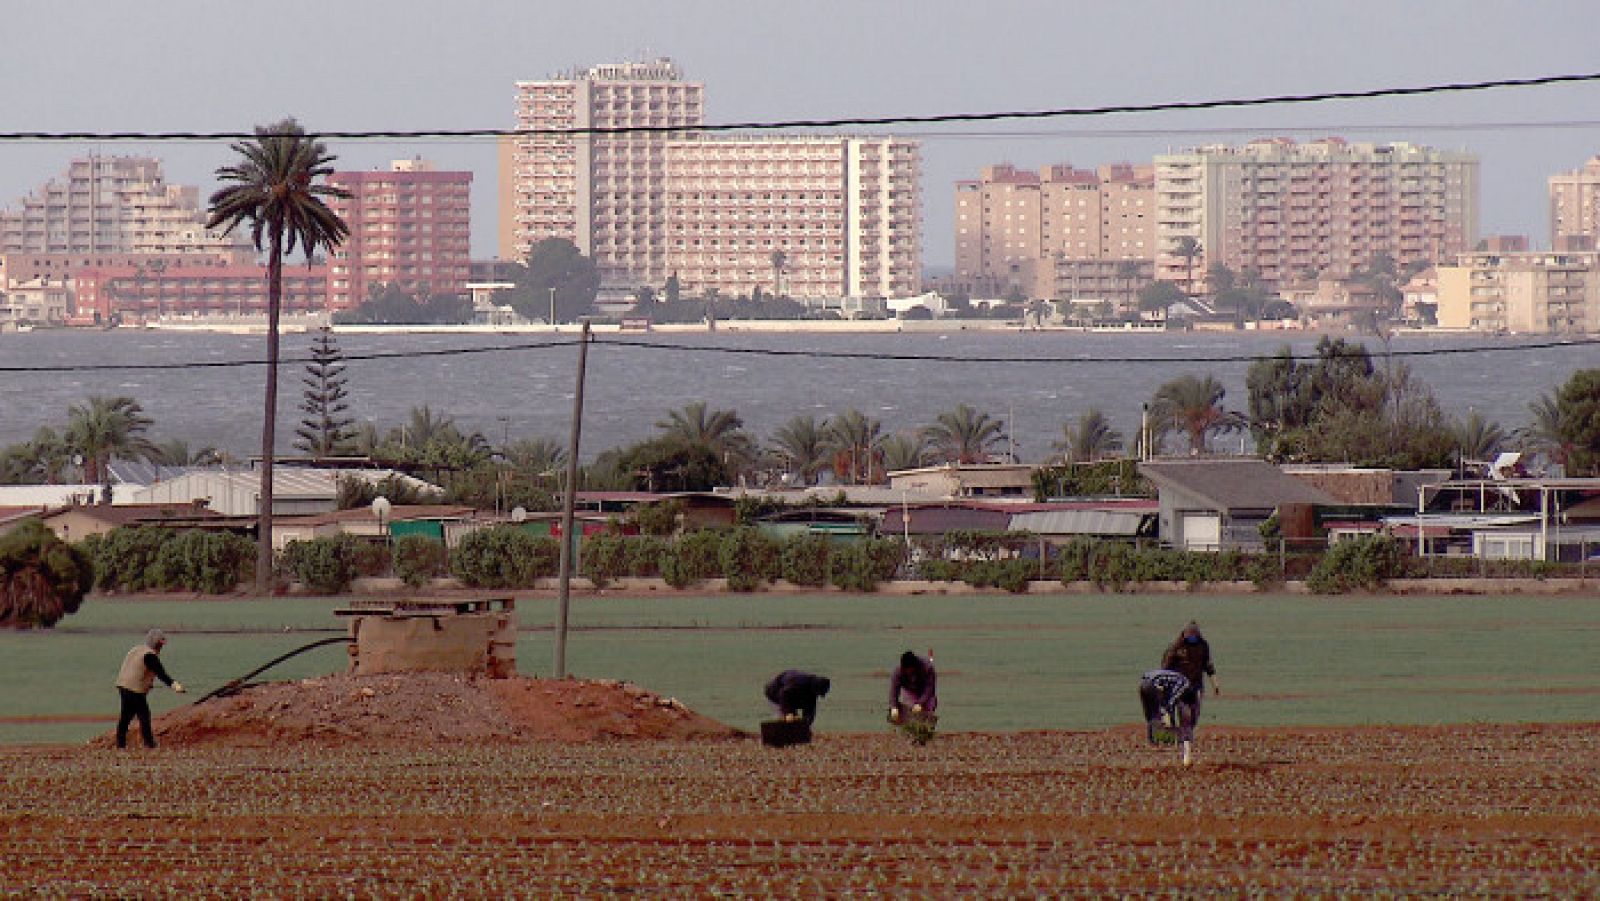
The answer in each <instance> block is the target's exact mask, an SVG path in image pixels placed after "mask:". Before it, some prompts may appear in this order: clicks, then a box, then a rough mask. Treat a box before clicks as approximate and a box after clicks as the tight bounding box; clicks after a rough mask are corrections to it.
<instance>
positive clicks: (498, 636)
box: [336, 598, 517, 679]
mask: <svg viewBox="0 0 1600 901" xmlns="http://www.w3.org/2000/svg"><path fill="white" fill-rule="evenodd" d="M515 607H516V604H515V602H514V601H512V599H510V598H496V599H492V600H482V601H371V602H360V603H357V604H354V605H352V606H350V607H347V608H344V609H342V610H338V611H336V612H337V613H338V615H340V616H342V617H346V618H348V619H349V620H350V626H349V630H350V644H349V653H350V672H352V673H354V674H356V675H362V676H370V675H377V674H379V673H404V672H452V673H471V674H478V675H484V676H487V677H489V678H491V679H505V678H509V677H511V676H513V675H515V674H516V672H517V620H516V614H515Z"/></svg>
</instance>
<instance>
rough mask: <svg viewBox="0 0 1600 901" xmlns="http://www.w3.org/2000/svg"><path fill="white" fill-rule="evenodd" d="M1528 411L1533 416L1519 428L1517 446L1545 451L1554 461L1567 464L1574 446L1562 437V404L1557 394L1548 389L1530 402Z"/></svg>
mask: <svg viewBox="0 0 1600 901" xmlns="http://www.w3.org/2000/svg"><path fill="white" fill-rule="evenodd" d="M1528 412H1529V414H1531V415H1532V417H1533V418H1532V419H1531V420H1529V422H1528V424H1527V425H1525V426H1523V427H1522V428H1520V429H1517V431H1516V433H1515V436H1514V437H1515V439H1516V443H1517V446H1518V447H1520V448H1522V449H1523V450H1529V451H1538V452H1541V453H1544V454H1545V455H1547V456H1548V457H1549V458H1550V461H1551V462H1552V463H1557V464H1560V465H1563V466H1564V465H1566V462H1567V458H1568V457H1569V456H1570V455H1571V451H1572V447H1571V445H1570V444H1569V443H1568V442H1567V440H1566V439H1565V438H1563V437H1561V419H1562V416H1561V405H1560V404H1559V403H1558V402H1557V401H1556V398H1555V395H1553V394H1551V393H1549V392H1548V391H1547V392H1544V393H1541V394H1540V395H1539V396H1538V397H1537V398H1535V399H1534V400H1532V401H1530V402H1529V404H1528Z"/></svg>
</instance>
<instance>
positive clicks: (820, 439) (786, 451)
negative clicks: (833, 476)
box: [772, 416, 828, 485]
mask: <svg viewBox="0 0 1600 901" xmlns="http://www.w3.org/2000/svg"><path fill="white" fill-rule="evenodd" d="M772 448H773V450H775V451H776V452H777V453H778V454H779V455H780V456H782V457H783V459H784V461H785V466H786V468H787V469H788V471H789V472H792V473H794V474H795V475H798V476H799V477H800V483H801V484H802V485H810V484H811V483H812V482H814V481H816V478H817V473H818V472H820V471H821V470H822V468H823V467H824V466H826V465H827V463H828V421H827V420H826V419H824V420H823V421H822V422H820V423H819V422H817V417H815V416H796V417H794V418H793V419H790V420H789V421H788V422H786V423H784V424H783V425H781V426H779V427H778V430H777V431H775V432H773V433H772Z"/></svg>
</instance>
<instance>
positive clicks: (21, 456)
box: [0, 425, 72, 485]
mask: <svg viewBox="0 0 1600 901" xmlns="http://www.w3.org/2000/svg"><path fill="white" fill-rule="evenodd" d="M71 465H72V448H71V447H69V446H68V445H67V440H66V438H65V437H64V436H62V435H61V434H60V433H58V432H57V431H56V430H55V429H52V428H50V427H49V426H47V425H45V426H40V427H39V430H38V431H36V432H34V433H33V438H32V439H31V440H28V441H24V442H22V443H20V444H13V445H11V446H10V447H7V448H6V449H5V451H4V453H3V454H0V483H5V484H34V483H36V482H43V483H44V484H46V485H55V484H58V483H60V482H62V481H65V478H66V475H67V467H69V466H71Z"/></svg>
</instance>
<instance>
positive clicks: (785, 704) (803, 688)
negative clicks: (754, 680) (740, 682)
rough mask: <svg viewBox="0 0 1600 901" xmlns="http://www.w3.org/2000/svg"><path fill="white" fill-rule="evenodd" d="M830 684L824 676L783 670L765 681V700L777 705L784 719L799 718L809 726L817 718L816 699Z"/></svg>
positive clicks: (824, 693)
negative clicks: (769, 680) (768, 680)
mask: <svg viewBox="0 0 1600 901" xmlns="http://www.w3.org/2000/svg"><path fill="white" fill-rule="evenodd" d="M832 684H833V683H831V682H829V681H828V679H827V677H826V676H816V675H812V674H811V673H805V672H801V671H800V670H794V669H791V670H784V671H783V672H781V673H779V674H777V675H776V676H773V677H772V681H771V682H768V683H767V688H766V694H767V700H769V701H771V702H772V703H774V704H776V705H778V714H779V715H780V716H782V717H783V718H784V719H786V720H793V719H799V720H800V721H802V722H804V723H805V724H806V725H807V726H809V725H811V724H812V723H813V722H815V721H816V719H817V699H818V698H820V697H823V696H824V695H826V694H827V693H828V689H829V688H831V687H832Z"/></svg>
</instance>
